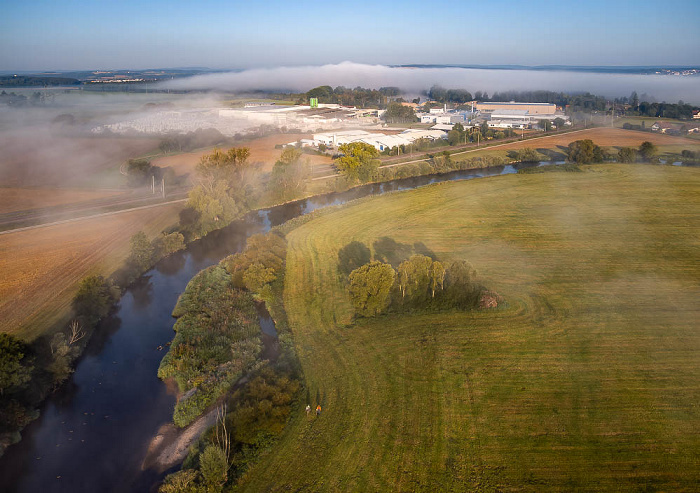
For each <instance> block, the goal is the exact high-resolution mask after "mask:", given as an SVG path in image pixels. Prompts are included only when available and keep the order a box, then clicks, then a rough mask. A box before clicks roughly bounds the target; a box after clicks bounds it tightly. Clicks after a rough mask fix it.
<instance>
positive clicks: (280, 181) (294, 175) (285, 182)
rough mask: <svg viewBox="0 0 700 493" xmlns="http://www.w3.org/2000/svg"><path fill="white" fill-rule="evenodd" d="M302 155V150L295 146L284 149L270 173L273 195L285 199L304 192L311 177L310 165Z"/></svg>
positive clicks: (270, 185)
mask: <svg viewBox="0 0 700 493" xmlns="http://www.w3.org/2000/svg"><path fill="white" fill-rule="evenodd" d="M301 156H302V152H301V151H300V150H299V149H295V148H293V147H289V148H287V149H285V150H284V151H282V155H281V156H280V158H279V159H278V160H277V162H276V163H275V166H274V167H273V168H272V173H271V174H270V183H269V187H270V190H271V192H272V193H273V195H275V196H277V197H278V198H280V199H282V200H285V199H292V198H294V197H297V196H298V195H300V194H302V193H303V192H304V190H305V189H306V180H307V178H308V177H309V166H308V164H307V162H306V160H303V159H301Z"/></svg>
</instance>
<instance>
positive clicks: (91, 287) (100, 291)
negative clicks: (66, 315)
mask: <svg viewBox="0 0 700 493" xmlns="http://www.w3.org/2000/svg"><path fill="white" fill-rule="evenodd" d="M117 299H119V289H118V288H117V287H116V286H114V284H113V283H112V282H111V281H108V280H106V279H105V278H104V277H102V276H89V277H86V278H85V279H83V280H82V281H81V282H80V285H79V286H78V292H77V293H76V294H75V297H74V298H73V311H74V312H75V315H76V316H77V317H78V318H80V319H82V320H83V321H84V322H85V324H86V325H88V326H91V327H92V326H94V325H95V324H96V323H97V322H98V321H99V320H100V319H101V318H104V317H105V316H106V315H107V313H109V310H110V308H111V307H112V304H113V303H114V302H115V301H116V300H117Z"/></svg>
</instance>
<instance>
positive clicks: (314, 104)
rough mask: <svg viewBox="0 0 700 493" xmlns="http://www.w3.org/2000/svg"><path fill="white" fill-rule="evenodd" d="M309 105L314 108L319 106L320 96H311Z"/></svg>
mask: <svg viewBox="0 0 700 493" xmlns="http://www.w3.org/2000/svg"><path fill="white" fill-rule="evenodd" d="M309 105H310V106H311V107H312V108H318V98H309Z"/></svg>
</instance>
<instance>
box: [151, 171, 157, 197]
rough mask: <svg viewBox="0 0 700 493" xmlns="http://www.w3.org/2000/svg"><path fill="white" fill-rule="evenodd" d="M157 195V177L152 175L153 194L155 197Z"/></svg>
mask: <svg viewBox="0 0 700 493" xmlns="http://www.w3.org/2000/svg"><path fill="white" fill-rule="evenodd" d="M155 193H156V177H155V176H154V175H151V194H152V195H155Z"/></svg>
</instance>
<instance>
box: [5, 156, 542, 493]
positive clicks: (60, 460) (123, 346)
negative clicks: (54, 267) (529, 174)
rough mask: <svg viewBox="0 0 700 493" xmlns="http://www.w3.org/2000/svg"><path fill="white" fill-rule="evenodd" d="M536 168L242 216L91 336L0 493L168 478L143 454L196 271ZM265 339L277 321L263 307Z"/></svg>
mask: <svg viewBox="0 0 700 493" xmlns="http://www.w3.org/2000/svg"><path fill="white" fill-rule="evenodd" d="M538 165H539V164H538V163H533V164H520V165H507V166H497V167H492V168H483V169H475V170H462V171H453V172H450V173H445V174H442V175H431V176H418V177H412V178H406V179H401V180H394V181H389V182H384V183H376V184H370V185H363V186H359V187H356V188H353V189H351V190H348V191H346V192H339V193H330V194H326V195H322V196H318V197H312V198H309V199H303V200H299V201H296V202H291V203H288V204H283V205H280V206H276V207H271V208H269V209H263V210H259V211H254V212H251V213H249V214H248V215H247V216H246V217H245V218H244V219H242V220H239V221H236V222H234V223H232V224H231V225H229V226H227V227H226V228H223V229H221V230H218V231H214V232H212V233H210V234H208V235H207V236H206V237H205V238H203V239H201V240H198V241H196V242H193V243H191V244H190V245H188V247H187V249H186V250H184V251H181V252H178V253H176V254H173V255H172V256H170V257H168V258H166V259H163V260H161V261H160V262H159V263H158V264H157V265H156V266H155V268H153V269H152V270H150V271H149V272H147V273H146V274H144V275H143V276H142V277H141V278H140V279H139V280H138V281H136V282H135V283H134V284H132V285H131V286H130V287H129V288H128V289H127V290H126V291H125V293H124V295H123V297H122V298H121V300H120V301H119V303H118V304H117V306H116V309H115V310H114V311H113V314H112V315H111V316H109V317H108V318H107V319H105V320H103V321H102V322H101V323H100V325H99V327H98V328H97V329H96V331H95V333H94V335H93V337H92V340H91V341H90V342H89V344H88V346H87V348H86V350H85V352H84V353H83V355H82V356H81V357H80V359H79V360H78V363H77V366H76V368H75V372H74V373H73V375H72V376H71V377H70V378H69V379H68V380H67V381H66V383H65V384H64V385H63V386H62V387H61V388H60V389H59V390H58V391H57V392H56V393H54V394H53V395H52V396H51V397H50V398H49V399H47V401H46V402H45V403H44V404H43V406H42V408H41V416H40V418H39V419H37V420H36V421H34V422H33V423H31V424H30V425H29V426H27V428H25V429H24V431H23V432H22V441H21V442H20V443H18V444H16V445H13V446H11V447H10V448H9V449H8V450H7V452H6V453H5V455H4V456H3V457H2V458H0V491H3V492H8V493H9V492H22V493H25V492H26V493H34V492H37V491H43V492H70V493H79V492H97V491H99V492H108V491H115V492H122V491H124V492H126V491H129V492H131V491H143V492H147V491H149V490H150V489H151V488H152V487H153V485H154V484H155V483H156V482H157V481H159V480H160V479H162V477H163V476H164V475H165V473H162V472H157V471H155V470H146V471H142V470H141V466H142V463H143V460H144V457H145V455H146V451H147V448H148V446H149V443H150V441H151V439H152V438H153V436H154V435H155V434H156V432H157V431H158V429H159V428H160V427H161V426H163V425H165V424H167V423H169V422H170V421H171V419H172V415H173V407H174V405H175V393H174V392H173V390H172V389H168V387H167V386H166V385H165V384H164V383H163V382H162V381H161V380H159V379H158V377H157V371H158V366H159V364H160V361H161V359H162V358H163V355H164V354H165V351H166V350H167V343H168V342H169V341H170V340H171V339H172V338H173V335H174V333H173V323H174V320H173V318H172V316H171V313H172V310H173V307H174V306H175V303H176V302H177V299H178V296H179V295H180V294H181V293H182V292H183V291H184V289H185V287H186V286H187V283H188V282H189V280H190V279H191V278H192V277H193V276H194V275H195V274H197V273H198V272H199V271H200V270H202V269H204V268H205V267H208V266H210V265H213V264H216V263H218V262H219V261H220V260H221V259H223V258H224V257H226V256H227V255H230V254H232V253H235V252H238V251H241V250H242V249H243V247H244V246H245V242H246V238H248V237H249V236H251V235H253V234H256V233H264V232H266V231H268V230H269V229H270V228H271V227H273V226H277V225H279V224H282V223H284V222H286V221H288V220H290V219H293V218H295V217H298V216H301V215H304V214H308V213H310V212H312V211H314V210H317V209H321V208H324V207H328V206H333V205H340V204H344V203H346V202H348V201H351V200H354V199H358V198H361V197H366V196H369V195H378V194H383V193H387V192H392V191H399V190H409V189H413V188H417V187H421V186H425V185H429V184H431V183H438V182H444V181H454V180H466V179H471V178H480V177H486V176H496V175H503V174H511V173H516V172H517V170H518V169H522V168H527V167H533V166H538ZM259 314H260V322H261V326H262V329H263V332H264V335H265V336H267V337H274V336H275V332H274V324H272V321H271V320H269V315H267V314H266V311H265V310H264V309H263V310H261V311H259Z"/></svg>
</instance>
